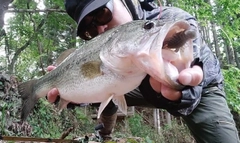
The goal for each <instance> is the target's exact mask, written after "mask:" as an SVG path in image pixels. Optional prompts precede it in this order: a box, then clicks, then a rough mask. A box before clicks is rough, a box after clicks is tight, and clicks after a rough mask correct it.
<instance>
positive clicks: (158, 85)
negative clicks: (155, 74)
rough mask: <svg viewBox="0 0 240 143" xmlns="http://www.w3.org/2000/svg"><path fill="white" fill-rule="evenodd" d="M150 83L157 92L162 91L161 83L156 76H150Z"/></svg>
mask: <svg viewBox="0 0 240 143" xmlns="http://www.w3.org/2000/svg"><path fill="white" fill-rule="evenodd" d="M149 83H150V85H151V86H152V88H153V90H155V91H156V92H157V93H160V92H161V83H160V82H158V81H157V80H155V79H154V78H152V77H150V79H149Z"/></svg>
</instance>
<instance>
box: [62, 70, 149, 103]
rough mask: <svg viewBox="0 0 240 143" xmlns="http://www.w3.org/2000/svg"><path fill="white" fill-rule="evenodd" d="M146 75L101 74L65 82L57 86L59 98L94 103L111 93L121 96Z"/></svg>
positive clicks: (138, 83)
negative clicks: (69, 82)
mask: <svg viewBox="0 0 240 143" xmlns="http://www.w3.org/2000/svg"><path fill="white" fill-rule="evenodd" d="M145 76H146V74H145V73H143V74H140V75H137V76H131V77H127V76H116V75H108V74H106V75H102V76H99V77H97V78H94V79H89V80H87V79H86V80H85V81H81V80H78V82H76V81H77V80H75V82H76V83H74V84H73V83H71V84H65V85H64V86H62V87H60V88H58V90H59V92H60V96H61V98H63V99H65V100H67V101H69V102H74V103H96V102H102V101H105V100H107V99H108V98H109V97H110V96H111V95H114V96H122V95H124V94H126V93H128V92H130V91H132V90H133V89H135V88H136V87H138V86H139V85H140V83H141V81H142V80H143V78H144V77H145Z"/></svg>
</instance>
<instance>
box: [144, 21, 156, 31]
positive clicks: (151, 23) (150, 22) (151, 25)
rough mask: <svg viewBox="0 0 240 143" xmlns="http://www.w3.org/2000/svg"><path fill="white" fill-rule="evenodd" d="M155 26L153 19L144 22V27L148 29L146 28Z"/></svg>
mask: <svg viewBox="0 0 240 143" xmlns="http://www.w3.org/2000/svg"><path fill="white" fill-rule="evenodd" d="M153 26H154V22H153V21H147V22H146V23H144V26H143V28H144V29H146V30H149V29H151V28H153Z"/></svg>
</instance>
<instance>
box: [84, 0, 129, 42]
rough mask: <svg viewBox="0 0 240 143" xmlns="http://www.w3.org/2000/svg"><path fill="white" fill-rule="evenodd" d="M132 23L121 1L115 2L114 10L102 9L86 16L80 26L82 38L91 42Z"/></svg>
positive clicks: (115, 0) (116, 0)
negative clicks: (111, 30)
mask: <svg viewBox="0 0 240 143" xmlns="http://www.w3.org/2000/svg"><path fill="white" fill-rule="evenodd" d="M129 21H132V17H131V15H130V14H129V13H128V11H127V9H126V8H125V7H124V5H123V4H122V2H121V1H120V0H114V1H113V10H112V11H110V10H109V9H108V8H107V7H101V8H98V9H96V10H95V11H93V12H91V13H90V14H88V15H87V16H85V17H84V18H83V20H82V22H81V24H80V27H79V28H80V33H79V35H80V38H82V39H85V40H90V39H92V38H94V37H96V36H97V35H99V34H101V33H103V32H105V31H107V30H109V29H112V28H114V27H116V26H118V25H122V24H124V23H127V22H129Z"/></svg>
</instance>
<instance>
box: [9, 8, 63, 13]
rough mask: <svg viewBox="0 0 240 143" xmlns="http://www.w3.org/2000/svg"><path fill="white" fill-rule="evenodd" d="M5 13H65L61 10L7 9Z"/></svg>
mask: <svg viewBox="0 0 240 143" xmlns="http://www.w3.org/2000/svg"><path fill="white" fill-rule="evenodd" d="M6 12H9V13H19V12H22V13H24V12H28V13H29V12H30V13H39V12H45V13H46V12H60V13H66V11H65V10H63V9H8V10H7V11H6Z"/></svg>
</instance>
